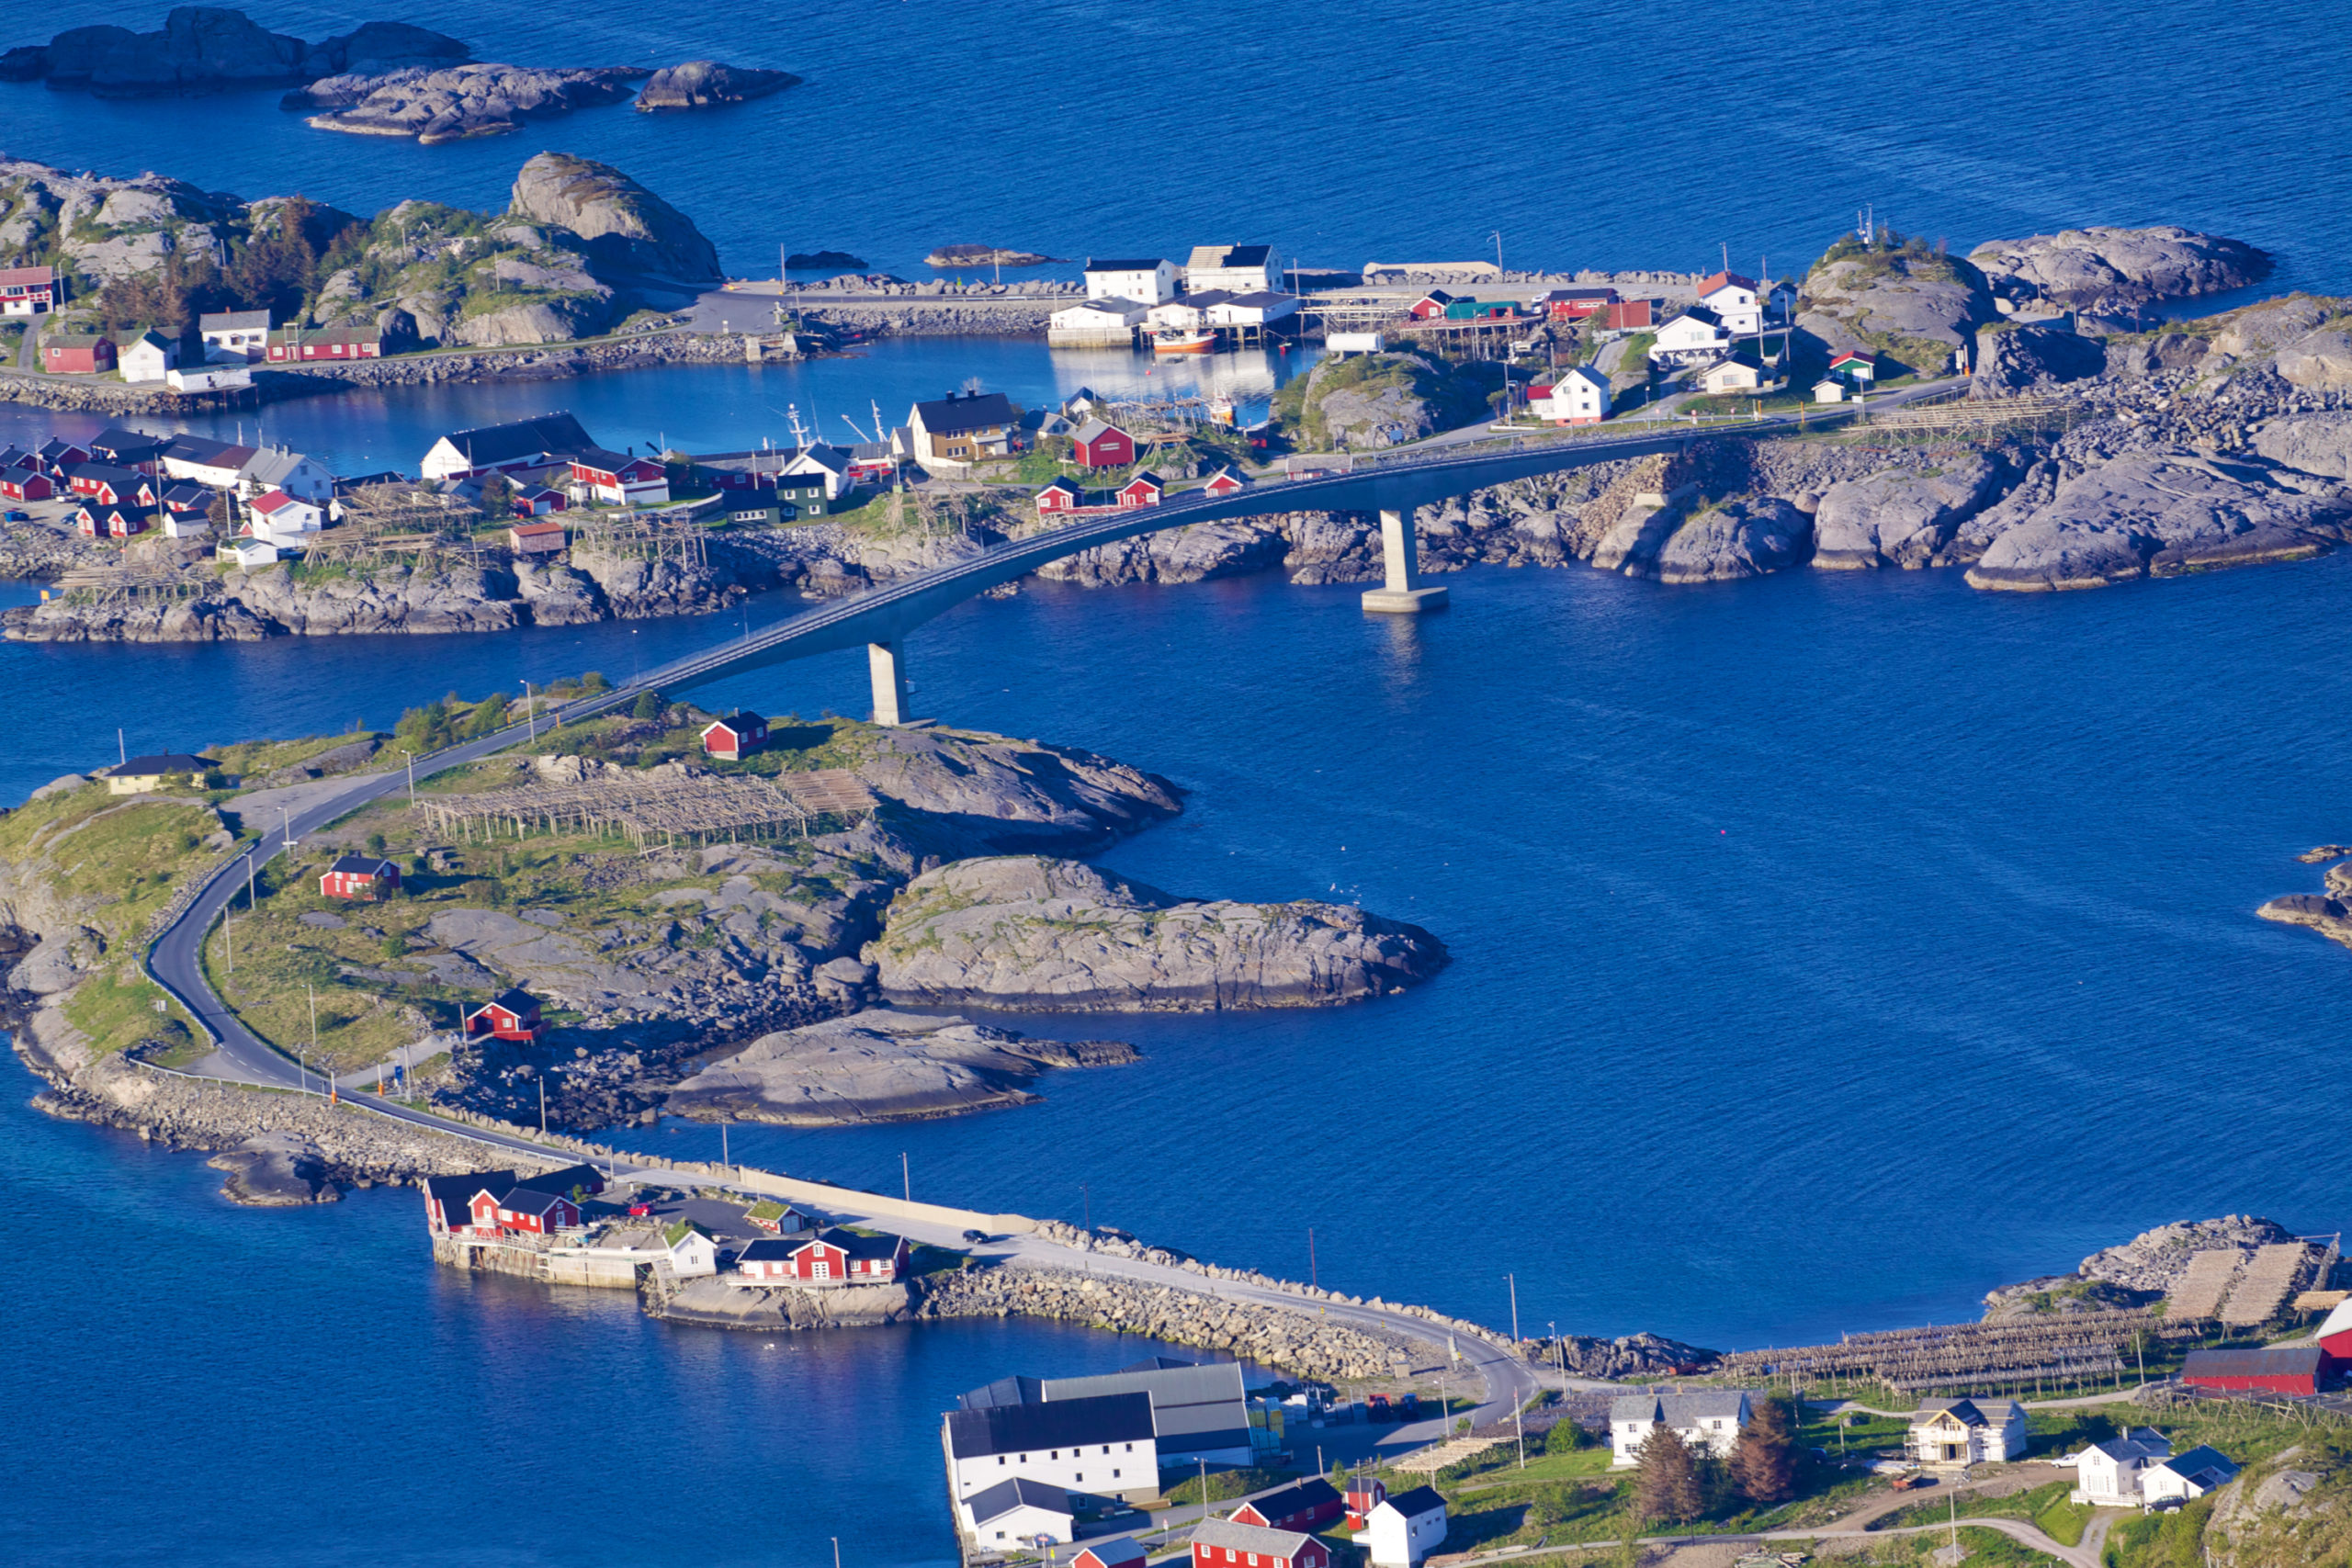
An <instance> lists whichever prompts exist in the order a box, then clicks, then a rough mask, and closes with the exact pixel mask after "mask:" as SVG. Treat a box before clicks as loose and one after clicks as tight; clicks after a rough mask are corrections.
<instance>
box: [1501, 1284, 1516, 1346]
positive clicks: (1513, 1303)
mask: <svg viewBox="0 0 2352 1568" xmlns="http://www.w3.org/2000/svg"><path fill="white" fill-rule="evenodd" d="M1503 1278H1504V1279H1505V1280H1508V1281H1509V1282H1510V1342H1511V1344H1513V1345H1514V1346H1516V1345H1517V1344H1518V1343H1519V1276H1518V1275H1516V1274H1506V1275H1504V1276H1503ZM1514 1353H1515V1352H1514Z"/></svg>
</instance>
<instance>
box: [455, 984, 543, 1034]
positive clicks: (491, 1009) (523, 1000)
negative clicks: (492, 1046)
mask: <svg viewBox="0 0 2352 1568" xmlns="http://www.w3.org/2000/svg"><path fill="white" fill-rule="evenodd" d="M539 1027H540V1025H539V1000H538V998H537V997H534V996H532V995H531V994H530V993H529V992H528V991H503V992H501V993H500V994H499V995H498V996H496V997H494V998H492V999H491V1000H489V1001H486V1002H484V1003H482V1004H481V1006H480V1007H478V1008H476V1009H474V1010H472V1011H471V1012H469V1013H468V1014H466V1037H467V1038H468V1039H469V1040H470V1039H474V1038H476V1037H478V1036H485V1035H486V1036H488V1037H489V1038H490V1039H492V1040H519V1041H521V1042H523V1043H526V1044H528V1043H530V1042H532V1041H534V1040H537V1038H538V1037H539Z"/></svg>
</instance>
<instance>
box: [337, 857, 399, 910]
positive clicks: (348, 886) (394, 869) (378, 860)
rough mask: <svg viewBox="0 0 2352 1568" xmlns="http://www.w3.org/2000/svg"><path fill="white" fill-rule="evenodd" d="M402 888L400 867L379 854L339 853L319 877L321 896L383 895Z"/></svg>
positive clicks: (370, 897)
mask: <svg viewBox="0 0 2352 1568" xmlns="http://www.w3.org/2000/svg"><path fill="white" fill-rule="evenodd" d="M400 890H401V868H400V867H399V866H396V865H394V864H393V863H391V862H390V861H388V860H386V859H384V858H383V857H382V856H380V855H342V856H338V857H337V858H336V860H335V863H334V864H333V865H331V866H329V867H327V869H326V874H325V875H323V876H322V877H320V878H319V896H320V897H324V898H369V899H373V898H384V897H390V895H392V894H394V893H397V892H399V891H400Z"/></svg>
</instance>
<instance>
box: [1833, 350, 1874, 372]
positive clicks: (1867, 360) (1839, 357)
mask: <svg viewBox="0 0 2352 1568" xmlns="http://www.w3.org/2000/svg"><path fill="white" fill-rule="evenodd" d="M1877 358H1878V355H1875V354H1870V353H1866V352H1864V351H1863V350H1861V349H1859V348H1849V349H1845V350H1842V351H1840V352H1839V353H1837V354H1833V355H1830V356H1829V368H1831V369H1832V370H1835V369H1837V368H1838V367H1839V366H1840V365H1844V364H1848V363H1849V362H1851V361H1854V360H1860V362H1861V363H1862V364H1864V365H1869V364H1871V363H1873V362H1874V361H1875V360H1876V359H1877Z"/></svg>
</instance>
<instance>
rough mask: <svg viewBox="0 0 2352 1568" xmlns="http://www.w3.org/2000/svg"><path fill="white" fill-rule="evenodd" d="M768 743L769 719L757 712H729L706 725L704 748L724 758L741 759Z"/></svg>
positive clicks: (707, 751) (712, 754)
mask: <svg viewBox="0 0 2352 1568" xmlns="http://www.w3.org/2000/svg"><path fill="white" fill-rule="evenodd" d="M767 743H768V721H767V720H766V719H764V718H762V717H761V716H759V715H758V714H755V713H730V714H729V715H728V716H726V717H724V718H717V719H713V720H711V722H710V723H708V724H707V725H705V726H703V730H702V749H703V752H704V754H705V755H707V756H711V757H716V758H718V760H719V761H722V762H740V761H742V760H743V759H744V758H746V757H748V756H750V755H751V754H752V752H754V751H756V750H759V749H760V748H761V747H763V746H764V745H766V744H767Z"/></svg>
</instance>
